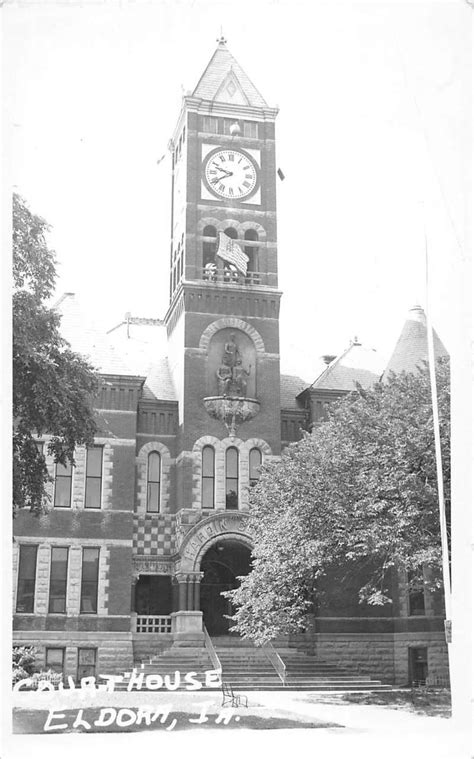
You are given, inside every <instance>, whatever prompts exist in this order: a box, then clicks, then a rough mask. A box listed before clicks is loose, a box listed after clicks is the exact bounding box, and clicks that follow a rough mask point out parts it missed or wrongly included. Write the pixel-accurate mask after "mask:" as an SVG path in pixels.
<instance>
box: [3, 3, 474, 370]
mask: <svg viewBox="0 0 474 759" xmlns="http://www.w3.org/2000/svg"><path fill="white" fill-rule="evenodd" d="M3 12H4V13H3V25H4V31H3V36H4V60H5V63H6V66H5V69H6V76H5V80H4V103H5V109H4V126H5V145H6V148H5V157H6V163H5V169H6V173H5V178H6V179H5V186H6V191H7V194H8V192H9V189H10V187H13V188H14V189H15V190H16V191H17V192H19V193H20V194H21V195H22V196H23V197H24V198H25V199H26V201H27V203H28V205H29V206H30V208H31V210H32V211H34V212H35V213H38V214H39V215H41V216H43V217H44V218H45V219H47V221H48V222H49V223H50V224H51V226H52V231H51V233H50V236H49V242H50V245H51V247H52V248H53V249H54V250H55V252H56V256H57V260H58V275H59V276H58V285H57V295H58V296H59V295H61V294H62V293H63V292H75V293H76V294H77V296H78V298H79V299H80V301H81V303H82V305H83V307H84V309H85V310H86V311H87V312H88V313H89V315H90V316H92V318H94V319H95V320H96V322H97V325H98V326H100V327H102V326H104V327H106V328H110V327H112V326H114V325H115V324H117V323H118V322H120V321H121V320H122V319H123V316H124V314H125V313H126V312H127V311H128V312H131V313H132V315H133V316H155V317H162V316H164V314H165V312H166V308H167V305H168V264H169V229H170V190H171V174H170V156H169V153H168V151H167V144H168V140H169V139H170V137H171V134H172V132H173V129H174V126H175V123H176V120H177V117H178V114H179V110H180V106H181V97H182V95H183V93H185V92H187V91H189V90H192V89H193V88H194V87H195V85H196V83H197V81H198V79H199V77H200V75H201V73H202V72H203V70H204V68H205V66H206V65H207V63H208V61H209V59H210V57H211V56H212V54H213V52H214V50H215V47H216V44H217V42H216V39H217V38H218V37H219V36H220V34H221V28H222V32H223V34H224V36H225V38H226V39H227V44H228V48H229V50H230V51H231V52H232V54H233V55H234V56H235V57H236V58H237V60H238V61H239V63H240V64H241V66H242V67H243V68H244V70H245V71H246V73H247V74H248V75H249V76H250V78H251V80H252V81H253V83H254V84H255V85H256V87H257V88H258V89H259V90H260V92H261V93H262V94H263V96H264V97H265V99H266V100H267V102H268V104H269V105H271V106H274V105H277V106H278V107H279V109H280V113H279V116H278V119H277V137H276V139H277V165H278V166H279V167H280V168H281V169H282V171H283V173H284V175H285V179H284V181H278V244H279V248H278V249H279V272H280V276H279V287H280V289H281V290H282V291H283V297H282V305H281V357H282V370H283V371H285V372H288V373H292V374H299V375H301V376H302V377H303V378H304V379H307V380H308V381H310V380H312V379H314V378H315V377H316V376H317V375H318V374H319V372H320V370H321V361H320V357H321V355H323V354H327V353H330V354H337V353H339V352H341V351H342V350H344V349H345V348H346V347H347V346H348V344H349V341H350V340H351V339H353V338H354V337H355V336H357V337H358V338H359V340H360V341H361V342H362V343H363V345H365V346H366V347H373V348H376V349H377V350H378V351H379V352H380V353H381V354H382V356H385V357H387V358H388V357H389V356H390V353H391V351H392V350H393V347H394V344H395V342H396V339H397V337H398V335H399V333H400V331H401V328H402V326H403V323H404V320H405V318H406V315H407V311H408V309H409V308H410V307H411V306H413V305H414V304H420V305H422V306H424V307H426V304H427V303H426V291H425V264H424V261H425V232H426V240H427V247H428V254H429V283H430V286H429V307H430V312H431V315H432V320H433V323H434V325H435V327H436V329H437V331H438V333H439V335H440V337H441V339H442V340H443V342H444V343H445V345H446V347H447V348H448V350H451V349H452V347H453V345H454V344H455V342H456V334H455V332H456V329H458V328H459V323H460V314H459V313H458V312H459V309H460V308H461V307H462V306H461V301H460V299H459V298H458V297H457V293H458V290H459V287H460V284H461V283H460V276H462V273H461V272H462V271H463V267H462V266H461V263H462V262H463V260H464V261H465V258H466V256H467V242H468V235H469V206H470V196H469V192H470V186H469V171H468V165H469V164H468V161H469V147H468V146H469V141H470V139H471V123H470V114H471V104H470V91H471V90H470V34H471V32H470V15H471V13H472V10H471V8H470V6H469V4H468V3H467V2H465V1H464V0H449V1H447V2H441V1H440V2H437V1H436V0H433V1H432V2H427V3H421V2H416V0H410V2H403V0H398V1H397V2H396V3H395V2H391V3H384V2H365V3H359V2H347V3H343V2H339V1H338V0H332V1H331V2H330V3H323V2H314V1H313V2H310V0H291V2H290V1H288V2H286V1H285V0H274V1H271V0H259V1H258V2H256V1H255V0H254V1H253V2H248V1H247V0H239V1H238V2H237V0H228V1H227V2H211V1H210V0H199V2H196V1H195V0H181V1H176V0H173V1H171V0H168V1H167V2H152V1H151V0H109V1H108V0H89V2H87V1H86V0H82V2H75V0H69V1H68V2H67V3H66V2H58V1H56V2H53V1H51V2H48V0H42V2H38V1H36V0H30V1H29V2H13V1H12V0H10V2H8V0H7V2H6V3H5V4H4V8H3ZM163 154H165V156H166V157H165V158H164V160H163V161H161V162H160V163H158V160H159V159H160V158H161V156H162V155H163Z"/></svg>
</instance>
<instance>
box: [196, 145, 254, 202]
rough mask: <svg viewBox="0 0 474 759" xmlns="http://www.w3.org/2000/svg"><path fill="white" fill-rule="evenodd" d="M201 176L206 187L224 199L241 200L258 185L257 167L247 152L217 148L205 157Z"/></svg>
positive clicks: (250, 193)
mask: <svg viewBox="0 0 474 759" xmlns="http://www.w3.org/2000/svg"><path fill="white" fill-rule="evenodd" d="M203 176H204V179H205V183H206V185H207V187H208V189H209V190H210V191H211V192H212V193H214V195H217V196H218V197H220V198H225V199H226V200H232V199H236V200H242V198H246V197H248V196H249V195H252V194H253V193H254V192H255V190H256V189H257V186H258V167H257V164H256V163H255V161H254V160H253V158H251V157H250V156H249V155H248V154H247V153H243V152H241V151H240V150H234V149H233V148H219V149H218V150H215V151H213V152H212V153H211V154H210V155H208V156H207V157H206V160H205V162H204V171H203Z"/></svg>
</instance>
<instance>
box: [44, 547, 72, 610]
mask: <svg viewBox="0 0 474 759" xmlns="http://www.w3.org/2000/svg"><path fill="white" fill-rule="evenodd" d="M68 553H69V549H68V548H56V547H54V548H52V549H51V575H50V579H49V607H48V611H49V613H50V614H65V613H66V593H67V563H68Z"/></svg>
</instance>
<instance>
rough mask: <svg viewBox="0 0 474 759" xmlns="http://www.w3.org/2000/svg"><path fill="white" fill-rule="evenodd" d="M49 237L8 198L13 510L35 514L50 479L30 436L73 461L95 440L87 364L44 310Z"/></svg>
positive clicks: (51, 263) (50, 272)
mask: <svg viewBox="0 0 474 759" xmlns="http://www.w3.org/2000/svg"><path fill="white" fill-rule="evenodd" d="M48 230H49V226H48V224H47V223H46V222H45V221H44V219H42V218H40V217H39V216H36V215H34V214H33V213H31V211H30V210H29V209H28V207H27V205H26V203H25V201H24V200H23V199H22V198H21V197H20V196H18V195H17V194H14V196H13V297H12V301H13V506H14V510H15V509H18V508H22V507H29V508H30V509H31V510H32V511H34V512H36V513H39V512H40V511H42V510H43V509H44V508H45V507H46V504H47V494H46V487H45V486H46V484H47V482H48V481H49V479H50V478H49V475H48V471H47V468H46V463H45V458H44V455H43V453H41V452H40V451H39V450H38V446H37V445H36V443H35V435H36V436H41V435H43V434H45V433H46V434H48V435H50V436H51V438H50V441H49V443H48V451H49V453H50V454H52V455H53V457H54V460H55V461H56V462H58V463H60V464H66V463H67V461H70V462H71V463H73V462H74V448H75V446H76V445H80V444H86V445H87V444H89V443H91V442H92V441H93V438H94V433H95V431H96V425H95V421H94V414H93V409H92V399H93V396H94V394H95V393H96V391H97V388H98V380H97V376H96V374H95V373H94V371H93V369H92V367H91V366H90V364H89V363H88V362H87V361H85V360H84V359H83V358H81V356H79V355H78V354H77V353H74V352H73V351H72V350H71V348H70V346H69V344H68V343H67V342H66V341H65V340H64V339H63V338H62V337H61V334H60V331H59V326H60V316H59V314H58V313H57V312H56V311H55V310H54V308H50V307H48V306H47V305H46V301H47V299H49V298H50V297H51V296H52V294H53V292H54V285H55V280H56V269H55V257H54V254H53V252H52V251H51V250H49V249H48V246H47V243H46V237H45V235H46V233H47V231H48Z"/></svg>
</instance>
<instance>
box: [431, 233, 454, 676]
mask: <svg viewBox="0 0 474 759" xmlns="http://www.w3.org/2000/svg"><path fill="white" fill-rule="evenodd" d="M424 233H425V284H426V331H427V338H428V364H429V372H430V385H431V405H432V409H433V431H434V439H435V455H436V476H437V483H438V504H439V523H440V533H441V553H442V563H443V586H444V605H445V610H446V620H445V635H446V643H447V646H448V660H449V669H450V673H451V670H452V668H451V659H452V652H451V641H452V635H451V632H452V630H451V625H452V618H451V572H450V567H449V545H448V531H447V526H446V508H445V502H444V483H443V464H442V457H441V436H440V431H439V412H438V393H437V387H436V371H435V355H434V341H433V326H432V323H431V310H430V300H429V255H428V239H427V234H426V226H425V229H424Z"/></svg>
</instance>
